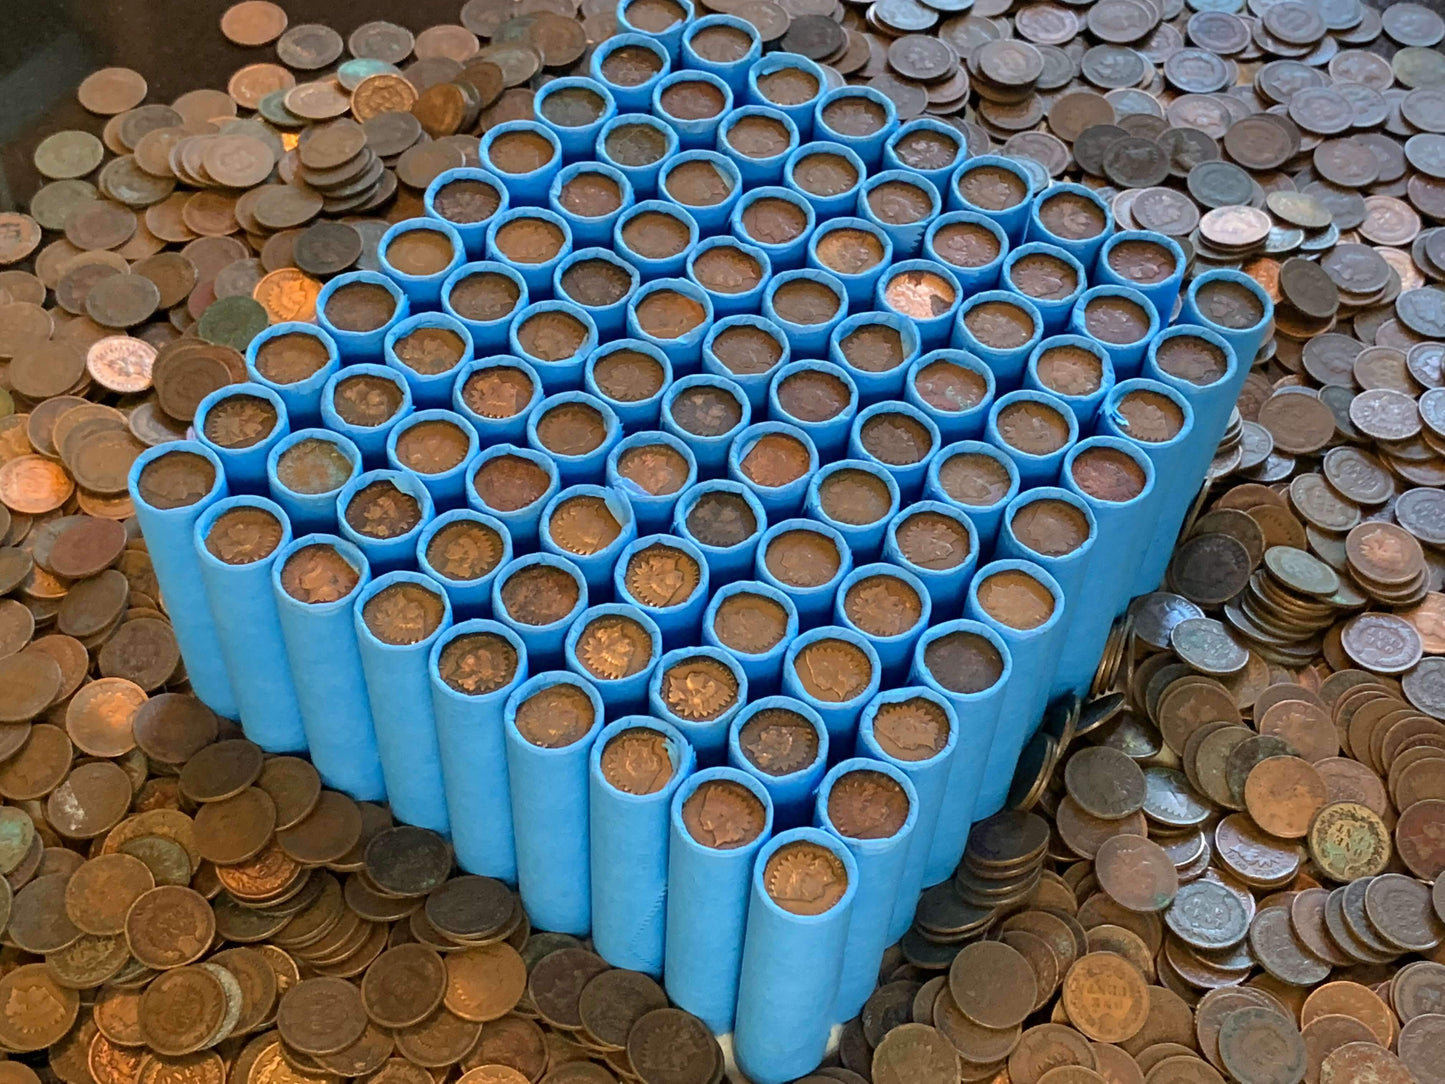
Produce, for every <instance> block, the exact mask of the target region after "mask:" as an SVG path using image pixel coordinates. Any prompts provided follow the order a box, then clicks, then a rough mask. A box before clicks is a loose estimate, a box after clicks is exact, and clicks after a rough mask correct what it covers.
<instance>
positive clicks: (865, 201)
mask: <svg viewBox="0 0 1445 1084" xmlns="http://www.w3.org/2000/svg"><path fill="white" fill-rule="evenodd" d="M886 185H899V186H902V187H906V188H909V189H913V190H914V191H915V192H921V193H923V195H924V196H925V197H926V198H927V200H928V210H927V212H926V213H924V214H923V215H921V216H919V217H917V218H913V219H912V220H911V221H895V220H896V219H899V218H903V217H904V216H906V215H912V214H916V213H917V210H918V208H917V207H915V206H914V205H913V202H912V199H911V198H910V199H909V201H908V202H907V203H906V204H905V202H904V199H903V198H898V199H895V198H893V193H892V192H891V191H880V190H881V189H883V188H884V186H886ZM899 195H900V197H901V195H902V194H901V193H900V194H899ZM875 204H877V206H876V207H875ZM942 211H943V198H942V197H941V196H940V195H939V194H938V189H937V188H935V187H934V186H933V182H932V181H930V180H929V179H928V178H927V177H923V176H920V175H919V174H917V173H914V172H913V171H912V170H907V169H885V170H883V171H882V172H880V173H875V174H873V175H872V176H871V177H869V178H868V179H867V180H866V181H864V182H863V187H862V188H861V189H860V190H859V192H858V217H859V218H861V219H863V220H864V221H867V222H874V223H876V224H877V225H878V227H879V228H880V229H882V230H883V231H884V232H885V233H887V234H888V236H889V237H891V238H893V251H894V252H896V253H898V255H899V256H902V257H906V258H909V259H912V258H913V257H914V256H917V255H918V254H919V252H920V251H921V250H922V248H923V235H924V234H925V233H926V232H927V231H928V227H929V224H930V223H932V221H933V220H934V219H935V218H937V217H938V216H939V214H940V213H941V212H942Z"/></svg>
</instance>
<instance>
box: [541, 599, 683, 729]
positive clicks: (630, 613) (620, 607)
mask: <svg viewBox="0 0 1445 1084" xmlns="http://www.w3.org/2000/svg"><path fill="white" fill-rule="evenodd" d="M619 617H620V618H625V619H627V620H630V621H634V622H636V623H637V624H638V625H640V626H641V627H642V630H643V631H644V632H646V633H647V638H648V641H649V655H648V658H647V662H646V664H645V665H643V666H642V667H641V668H640V669H637V670H634V671H632V672H623V673H621V674H619V675H618V676H617V677H603V676H602V675H600V674H598V673H597V672H596V671H595V670H594V669H592V668H590V667H589V665H588V663H589V661H590V660H589V659H587V658H585V657H579V656H578V654H577V649H578V645H579V643H580V641H581V639H582V636H583V635H584V634H585V633H586V632H587V630H588V627H589V626H590V625H591V624H592V623H593V622H594V621H598V620H605V619H607V618H619ZM662 651H663V646H662V632H661V631H660V630H659V629H658V627H657V622H656V621H654V620H653V619H652V618H651V616H649V615H648V614H647V613H645V612H643V610H642V609H641V607H638V606H634V605H631V604H630V603H625V602H604V603H601V604H599V605H593V606H589V607H588V608H587V609H586V610H584V611H582V614H581V615H580V616H579V617H578V618H577V619H576V621H574V622H573V623H572V627H571V628H570V629H568V630H567V638H566V640H565V641H564V645H563V657H564V659H565V660H566V666H567V669H568V670H571V671H572V672H573V673H574V674H581V675H582V676H583V677H585V678H586V679H587V680H588V681H590V682H592V684H593V685H594V686H596V688H597V691H598V693H599V694H601V696H602V702H603V703H604V704H605V705H606V706H607V714H608V715H610V716H615V715H625V714H627V713H628V712H632V711H642V710H644V709H645V708H646V706H647V684H648V682H650V681H651V680H652V674H653V671H654V670H656V669H657V663H658V660H659V659H661V658H662ZM607 661H609V662H610V661H611V660H607ZM624 662H625V665H627V666H630V665H631V662H632V659H631V658H630V657H628V658H627V659H626V660H624Z"/></svg>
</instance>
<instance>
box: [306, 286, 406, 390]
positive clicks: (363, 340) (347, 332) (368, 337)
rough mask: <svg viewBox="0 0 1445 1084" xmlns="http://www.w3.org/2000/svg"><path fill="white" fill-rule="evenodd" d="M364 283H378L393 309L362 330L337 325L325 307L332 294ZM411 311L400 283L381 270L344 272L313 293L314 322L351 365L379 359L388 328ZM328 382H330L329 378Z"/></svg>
mask: <svg viewBox="0 0 1445 1084" xmlns="http://www.w3.org/2000/svg"><path fill="white" fill-rule="evenodd" d="M358 283H360V284H362V285H367V286H380V287H381V288H382V289H383V290H385V291H386V292H387V293H389V294H391V298H392V301H393V302H394V304H395V308H393V309H392V313H391V316H390V317H388V318H387V320H386V322H385V323H383V324H381V325H380V326H378V327H373V328H368V329H366V330H365V331H361V330H353V329H351V328H343V327H338V326H337V325H336V324H335V323H334V322H333V321H332V319H331V314H330V313H328V312H327V307H328V305H329V303H330V301H331V299H332V298H333V297H335V296H336V294H337V293H338V292H340V291H341V290H343V289H345V288H346V287H347V286H353V285H356V284H358ZM410 313H411V298H410V297H408V296H407V295H406V294H405V293H403V292H402V289H401V287H400V286H398V285H397V284H396V283H395V282H393V281H392V280H391V277H390V276H389V275H383V274H382V273H381V272H380V271H345V272H343V273H341V274H340V275H337V276H336V277H335V278H334V279H332V280H331V281H330V282H328V283H327V284H326V285H325V286H323V287H321V292H320V293H319V294H317V295H316V323H317V325H318V326H320V328H321V330H322V331H324V332H326V333H327V334H328V335H330V336H331V338H332V341H334V342H335V343H336V349H337V351H338V352H339V353H340V354H341V361H342V364H344V365H351V364H354V363H356V362H358V361H374V362H380V361H381V340H382V339H384V338H385V337H386V332H387V329H388V328H390V327H391V325H392V324H394V323H396V322H397V321H398V320H405V319H406V317H407V316H408V315H409V314H410ZM328 383H329V381H328ZM321 401H322V410H323V411H324V410H325V403H326V398H325V395H324V394H323V396H322V400H321Z"/></svg>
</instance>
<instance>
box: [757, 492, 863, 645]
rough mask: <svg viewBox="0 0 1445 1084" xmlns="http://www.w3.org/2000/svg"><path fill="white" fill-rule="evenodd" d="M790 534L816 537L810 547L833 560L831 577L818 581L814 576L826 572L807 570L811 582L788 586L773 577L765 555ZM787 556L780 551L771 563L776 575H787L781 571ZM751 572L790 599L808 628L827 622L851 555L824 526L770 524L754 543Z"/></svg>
mask: <svg viewBox="0 0 1445 1084" xmlns="http://www.w3.org/2000/svg"><path fill="white" fill-rule="evenodd" d="M794 531H802V532H805V533H807V534H810V535H813V536H816V537H815V539H814V540H813V543H812V544H813V547H814V548H817V549H819V551H820V552H823V553H827V552H830V551H831V553H832V554H834V555H835V556H836V557H837V561H838V563H837V565H836V567H835V568H834V570H833V574H832V575H831V576H829V577H828V578H827V579H821V578H820V577H819V575H818V573H819V572H821V571H826V568H824V569H818V568H815V567H810V568H809V569H808V570H807V572H808V579H810V580H811V581H813V582H808V583H803V582H798V583H788V582H787V581H786V580H784V579H782V578H781V577H780V576H778V575H775V574H774V572H773V570H772V568H771V567H770V564H771V562H770V560H769V553H768V551H769V549H770V548H771V547H772V546H773V544H774V543H776V542H777V540H778V539H779V537H780V536H782V535H785V534H788V533H790V532H794ZM785 546H786V544H785ZM787 556H788V555H787V554H786V553H785V552H781V551H780V552H779V553H778V554H777V555H775V558H774V559H775V560H776V561H777V562H778V568H779V571H782V572H785V573H787V574H791V572H790V570H789V569H788V568H785V567H784V558H785V557H787ZM753 570H754V572H755V574H756V576H757V578H758V579H760V580H762V581H763V582H764V583H766V584H768V585H769V586H772V587H776V588H777V589H778V590H779V591H782V592H783V593H784V594H785V595H787V596H788V597H789V598H791V599H792V600H793V605H794V606H796V607H797V608H798V619H799V621H801V622H802V624H803V625H804V626H805V627H811V626H813V625H817V624H821V623H823V622H825V621H827V620H828V615H829V614H831V613H832V612H833V595H834V593H835V592H836V590H837V587H838V584H840V583H842V582H843V579H844V577H846V576H847V575H848V573H849V572H851V571H853V551H852V549H851V548H850V547H849V545H848V542H847V540H846V539H845V538H844V537H843V536H842V535H841V534H840V533H838V531H837V530H835V529H834V528H832V527H830V526H828V525H827V524H826V523H819V522H815V521H814V520H809V519H785V520H782V521H781V522H779V523H775V524H773V525H772V526H771V527H769V528H768V529H767V531H765V532H764V534H763V537H762V539H761V540H760V541H759V542H758V553H757V557H756V558H755V559H754V561H753ZM791 571H796V572H800V573H801V572H802V571H803V570H802V569H801V568H797V569H793V570H791ZM794 578H797V577H794Z"/></svg>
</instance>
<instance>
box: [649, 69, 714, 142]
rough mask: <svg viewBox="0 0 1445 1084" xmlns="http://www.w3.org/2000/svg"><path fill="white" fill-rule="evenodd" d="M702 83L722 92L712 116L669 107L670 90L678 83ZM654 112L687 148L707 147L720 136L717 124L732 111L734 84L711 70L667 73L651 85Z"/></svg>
mask: <svg viewBox="0 0 1445 1084" xmlns="http://www.w3.org/2000/svg"><path fill="white" fill-rule="evenodd" d="M698 83H702V84H705V85H707V86H709V87H711V88H712V89H713V90H715V91H717V92H719V93H720V94H721V95H722V103H721V108H719V109H718V111H717V112H716V113H713V114H711V115H709V116H700V117H683V116H676V115H674V114H673V113H671V112H669V111H668V108H667V101H668V98H669V97H670V95H669V94H668V91H669V90H670V89H671V88H673V87H676V86H679V85H686V84H698ZM651 108H652V114H653V116H655V117H658V118H660V119H661V120H663V121H664V122H666V123H667V124H668V125H669V126H670V127H671V128H672V129H673V130H674V131H676V132H677V138H678V142H679V143H680V144H681V146H682V149H683V150H685V151H690V150H706V149H707V148H709V147H711V146H712V145H713V143H714V141H715V140H716V139H717V130H718V125H720V124H721V123H722V119H723V117H725V116H727V115H728V114H729V113H731V112H732V108H733V88H732V87H730V86H728V84H727V83H726V82H724V81H723V80H722V79H720V78H718V76H716V75H714V74H713V73H712V72H706V71H674V72H672V73H671V74H669V75H666V76H664V77H663V78H662V80H661V81H660V82H659V83H658V84H657V86H655V87H653V88H652V103H651Z"/></svg>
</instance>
